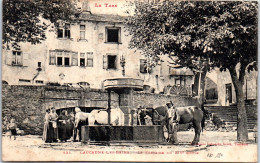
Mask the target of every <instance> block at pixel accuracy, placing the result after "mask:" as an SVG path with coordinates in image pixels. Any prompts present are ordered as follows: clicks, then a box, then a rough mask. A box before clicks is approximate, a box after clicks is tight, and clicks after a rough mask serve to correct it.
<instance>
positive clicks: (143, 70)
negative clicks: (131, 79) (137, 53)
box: [140, 59, 147, 73]
mask: <svg viewBox="0 0 260 163" xmlns="http://www.w3.org/2000/svg"><path fill="white" fill-rule="evenodd" d="M146 67H147V66H146V60H145V59H140V72H141V73H147V70H146Z"/></svg>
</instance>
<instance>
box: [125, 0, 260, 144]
mask: <svg viewBox="0 0 260 163" xmlns="http://www.w3.org/2000/svg"><path fill="white" fill-rule="evenodd" d="M130 5H132V6H134V7H135V10H134V13H133V14H132V15H129V16H128V19H127V21H126V25H127V26H128V31H129V33H130V35H132V39H131V42H130V47H132V48H137V49H138V50H142V51H143V53H144V54H145V55H147V56H152V57H153V58H154V60H155V61H157V60H159V59H158V58H159V56H160V55H168V56H169V57H170V58H172V57H177V59H175V63H176V64H179V65H182V66H184V67H189V68H191V69H194V70H196V69H197V70H198V69H199V70H201V69H203V70H205V71H208V70H209V69H210V68H215V67H218V68H220V70H221V71H223V70H229V72H230V74H231V79H232V81H233V84H234V87H235V91H236V99H237V106H238V140H246V139H247V138H248V136H247V118H246V112H245V103H244V96H243V89H242V87H243V84H244V77H245V72H246V71H247V70H248V71H250V70H253V69H257V41H258V40H257V12H258V8H257V2H252V1H250V2H249V1H225V2H223V1H169V0H165V1H162V2H137V1H136V2H134V3H132V4H130ZM203 76H204V75H203ZM240 131H242V132H240Z"/></svg>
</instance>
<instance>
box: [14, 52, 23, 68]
mask: <svg viewBox="0 0 260 163" xmlns="http://www.w3.org/2000/svg"><path fill="white" fill-rule="evenodd" d="M12 65H19V66H22V65H23V58H22V52H20V51H13V56H12Z"/></svg>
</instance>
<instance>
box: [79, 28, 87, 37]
mask: <svg viewBox="0 0 260 163" xmlns="http://www.w3.org/2000/svg"><path fill="white" fill-rule="evenodd" d="M85 28H86V27H85V25H80V40H85Z"/></svg>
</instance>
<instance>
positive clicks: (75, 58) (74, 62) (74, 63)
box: [71, 52, 78, 66]
mask: <svg viewBox="0 0 260 163" xmlns="http://www.w3.org/2000/svg"><path fill="white" fill-rule="evenodd" d="M71 65H72V66H78V53H76V52H72V61H71Z"/></svg>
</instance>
